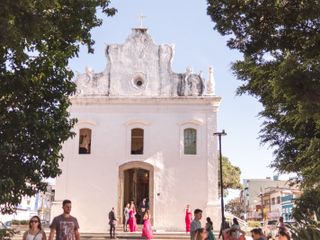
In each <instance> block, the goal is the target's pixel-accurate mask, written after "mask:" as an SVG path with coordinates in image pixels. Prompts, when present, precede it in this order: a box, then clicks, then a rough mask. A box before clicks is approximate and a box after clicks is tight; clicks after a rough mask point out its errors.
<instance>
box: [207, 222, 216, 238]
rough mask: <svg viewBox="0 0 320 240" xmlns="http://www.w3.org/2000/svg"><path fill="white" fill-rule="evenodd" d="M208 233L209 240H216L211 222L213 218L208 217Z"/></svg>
mask: <svg viewBox="0 0 320 240" xmlns="http://www.w3.org/2000/svg"><path fill="white" fill-rule="evenodd" d="M205 229H206V231H207V233H208V240H216V238H215V236H214V234H213V223H212V221H211V218H209V217H207V222H206V228H205Z"/></svg>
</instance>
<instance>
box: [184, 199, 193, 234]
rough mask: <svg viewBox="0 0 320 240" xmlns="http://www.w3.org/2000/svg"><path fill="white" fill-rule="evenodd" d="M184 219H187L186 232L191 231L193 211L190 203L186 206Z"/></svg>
mask: <svg viewBox="0 0 320 240" xmlns="http://www.w3.org/2000/svg"><path fill="white" fill-rule="evenodd" d="M184 220H185V223H186V233H189V232H190V224H191V221H192V212H191V209H190V206H189V204H188V205H187V207H186V212H185V217H184Z"/></svg>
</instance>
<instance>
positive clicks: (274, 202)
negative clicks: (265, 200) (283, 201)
mask: <svg viewBox="0 0 320 240" xmlns="http://www.w3.org/2000/svg"><path fill="white" fill-rule="evenodd" d="M271 201H272V205H275V204H276V199H275V198H274V197H273V198H272V199H271Z"/></svg>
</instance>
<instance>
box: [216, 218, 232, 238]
mask: <svg viewBox="0 0 320 240" xmlns="http://www.w3.org/2000/svg"><path fill="white" fill-rule="evenodd" d="M229 228H230V225H229V223H228V222H227V221H226V218H224V219H223V222H222V223H221V226H220V231H219V236H218V239H220V238H221V237H222V239H223V240H225V239H224V236H223V233H224V230H225V229H229Z"/></svg>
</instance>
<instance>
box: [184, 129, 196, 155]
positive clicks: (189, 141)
mask: <svg viewBox="0 0 320 240" xmlns="http://www.w3.org/2000/svg"><path fill="white" fill-rule="evenodd" d="M184 154H188V155H195V154H197V130H196V129H193V128H186V129H185V130H184Z"/></svg>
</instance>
